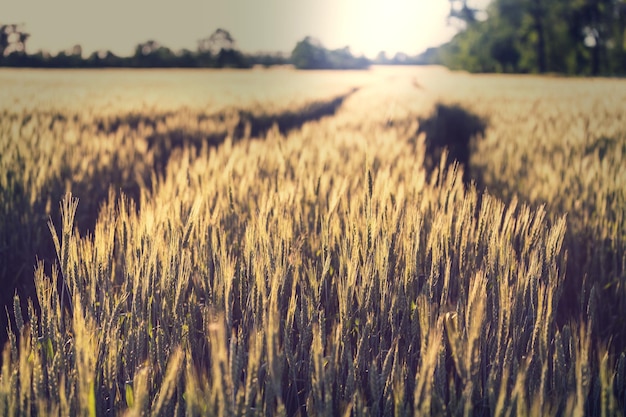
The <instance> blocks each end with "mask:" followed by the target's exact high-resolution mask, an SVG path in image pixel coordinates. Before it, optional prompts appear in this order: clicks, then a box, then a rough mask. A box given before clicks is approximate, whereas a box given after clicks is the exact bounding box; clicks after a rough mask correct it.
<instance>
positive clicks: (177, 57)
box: [0, 25, 289, 68]
mask: <svg viewBox="0 0 626 417" xmlns="http://www.w3.org/2000/svg"><path fill="white" fill-rule="evenodd" d="M28 38H29V34H28V33H25V32H24V31H23V29H22V28H21V27H20V26H18V25H0V66H7V67H33V68H115V67H124V68H128V67H133V68H135V67H136V68H250V67H252V66H255V65H264V66H271V65H284V64H287V63H289V57H288V56H285V55H283V54H280V53H275V54H271V53H267V54H262V53H261V54H244V53H242V52H241V51H239V50H238V49H237V48H236V42H235V40H234V39H233V37H232V36H231V34H230V33H229V32H228V31H226V30H224V29H217V30H216V31H215V32H214V33H213V34H211V36H209V37H208V38H205V39H201V40H199V41H198V47H197V49H196V50H195V51H191V50H189V49H182V50H180V51H173V50H171V49H170V48H168V47H166V46H164V45H161V44H160V43H159V42H157V41H154V40H149V41H147V42H143V43H140V44H138V45H137V46H136V47H135V51H134V54H133V55H132V56H127V57H124V56H118V55H116V54H114V53H113V52H111V51H96V52H93V53H92V54H91V55H89V56H88V57H87V58H83V50H82V47H81V46H80V45H75V46H73V47H72V48H70V49H68V50H65V51H61V52H59V53H58V54H56V55H51V54H50V53H48V52H43V51H39V52H37V53H35V54H27V53H26V52H25V50H26V41H27V40H28Z"/></svg>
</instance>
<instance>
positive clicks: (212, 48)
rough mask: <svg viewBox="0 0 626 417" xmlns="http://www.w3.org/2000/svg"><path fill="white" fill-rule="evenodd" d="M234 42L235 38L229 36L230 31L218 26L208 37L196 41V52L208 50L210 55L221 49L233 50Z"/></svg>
mask: <svg viewBox="0 0 626 417" xmlns="http://www.w3.org/2000/svg"><path fill="white" fill-rule="evenodd" d="M235 44H236V42H235V39H234V38H233V37H232V36H231V34H230V32H228V31H227V30H225V29H221V28H218V29H217V30H216V31H215V32H213V33H212V34H211V36H209V37H208V38H204V39H200V40H199V41H198V52H200V53H206V52H209V53H211V54H212V55H217V54H219V53H220V51H221V50H234V49H235Z"/></svg>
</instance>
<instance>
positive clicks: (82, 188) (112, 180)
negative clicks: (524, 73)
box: [0, 69, 626, 416]
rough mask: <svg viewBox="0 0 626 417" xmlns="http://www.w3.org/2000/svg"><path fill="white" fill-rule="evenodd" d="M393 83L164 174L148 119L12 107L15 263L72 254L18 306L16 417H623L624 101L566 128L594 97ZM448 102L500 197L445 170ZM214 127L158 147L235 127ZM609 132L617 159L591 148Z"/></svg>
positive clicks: (9, 224) (7, 126) (191, 151)
mask: <svg viewBox="0 0 626 417" xmlns="http://www.w3.org/2000/svg"><path fill="white" fill-rule="evenodd" d="M380 71H382V72H378V73H376V77H378V78H376V77H373V78H375V79H376V80H378V81H368V82H369V84H368V85H367V86H366V87H365V88H364V89H362V90H361V91H359V92H358V93H356V94H354V95H353V96H351V97H350V98H348V99H347V101H346V102H345V104H344V106H343V107H342V108H341V109H340V110H339V113H338V114H337V115H335V116H334V117H332V118H327V119H323V120H320V121H316V122H311V123H307V124H305V125H303V126H302V127H301V128H300V129H298V130H296V131H292V132H290V133H288V134H286V135H284V134H281V133H280V131H279V130H278V129H277V128H276V129H272V130H270V131H269V132H267V133H266V134H265V135H264V137H263V140H254V138H245V137H244V138H243V139H240V140H233V138H232V137H230V138H229V139H226V141H225V142H224V143H223V144H221V145H220V146H217V147H212V146H209V145H208V144H207V143H206V142H204V145H197V143H193V144H190V143H186V142H185V143H183V145H182V146H181V147H177V148H176V149H174V150H172V151H171V152H170V153H169V154H168V155H167V156H168V159H167V163H166V164H165V166H164V167H163V169H162V170H160V171H154V162H155V161H154V158H155V156H154V153H153V152H154V151H153V150H151V149H149V147H148V145H147V144H146V137H148V136H149V134H150V132H152V131H153V130H154V129H155V128H153V127H150V126H145V124H141V123H139V124H137V125H136V126H133V125H132V124H131V123H128V122H124V123H122V124H121V125H120V126H121V127H120V128H118V129H117V130H116V131H115V133H107V129H103V130H101V131H99V130H98V128H97V120H98V117H100V116H99V115H98V114H90V113H84V114H83V113H76V112H72V111H69V110H64V109H63V108H58V109H55V110H54V113H50V112H48V110H42V111H41V112H37V111H36V109H35V110H31V112H22V113H10V114H9V113H5V116H6V117H4V119H3V121H2V123H1V132H2V136H1V137H2V140H3V142H2V143H4V148H3V149H2V150H1V151H0V155H2V157H0V162H2V164H1V165H0V166H1V167H2V170H1V171H0V173H1V174H2V176H1V177H0V178H1V181H2V183H1V184H2V187H1V188H0V190H2V194H1V195H0V207H1V208H2V210H3V211H2V214H3V215H5V216H7V217H5V218H6V219H7V220H5V222H4V225H3V226H2V227H3V230H2V232H3V235H2V236H3V237H4V238H5V239H12V240H7V242H6V243H3V244H4V245H5V247H4V248H2V250H3V251H9V250H10V251H11V252H9V253H11V256H16V258H15V262H22V263H25V264H27V265H28V263H29V262H32V261H31V260H29V259H19V258H17V256H19V253H22V251H24V252H23V253H37V252H36V250H37V248H38V245H42V243H41V242H44V241H45V239H47V236H49V235H48V234H47V233H51V234H52V239H49V241H50V242H51V243H50V246H52V247H53V250H54V253H56V259H55V260H52V261H51V260H46V261H45V262H40V263H38V264H37V267H36V269H35V273H34V283H35V287H36V295H37V301H38V305H39V306H40V311H38V310H37V309H36V306H35V304H34V303H32V302H31V303H29V306H28V308H26V309H23V308H22V307H21V305H22V304H23V303H24V300H23V298H21V297H20V296H19V295H18V296H16V297H15V302H14V306H15V307H14V309H13V311H12V312H11V316H12V317H13V319H14V322H13V326H12V327H11V330H10V332H9V342H8V343H7V345H6V348H5V349H4V353H3V360H2V370H1V373H0V414H2V415H10V416H14V415H89V416H93V415H137V416H139V415H155V416H157V415H168V416H169V415H259V416H261V415H263V416H267V415H284V414H286V415H301V416H303V415H352V416H360V415H415V414H418V415H428V414H432V415H442V414H444V415H445V414H447V415H497V416H505V415H511V416H513V415H618V414H620V413H621V414H624V407H625V406H626V405H625V404H626V398H625V394H624V392H626V376H625V373H626V371H625V370H624V369H625V367H626V357H625V353H624V347H623V346H624V345H623V344H622V343H623V341H624V337H625V335H624V333H623V330H621V329H618V328H617V327H612V328H609V329H605V328H604V327H603V326H604V324H605V323H611V325H613V326H616V325H617V321H616V319H613V321H612V322H607V321H606V320H610V319H611V316H610V315H609V312H610V313H611V314H621V316H620V317H623V316H624V315H623V314H626V304H625V303H624V301H626V297H625V295H624V276H623V275H620V274H623V271H624V268H623V266H624V255H623V253H624V251H623V242H624V238H625V231H626V227H625V225H624V223H623V222H624V215H623V213H624V187H623V185H622V186H620V184H623V179H621V178H620V175H623V172H622V171H620V167H621V155H622V153H623V147H624V146H626V145H625V143H626V139H625V136H624V130H623V127H621V126H622V125H619V120H621V119H623V110H622V112H621V113H620V110H619V109H623V108H625V107H624V106H621V107H619V108H618V107H615V105H614V103H612V102H609V101H606V102H604V101H601V100H600V99H601V97H602V96H594V97H596V98H597V102H598V103H607V104H606V107H602V106H600V105H598V106H596V107H595V108H593V109H587V108H586V107H585V105H584V104H582V105H581V106H582V107H578V106H576V105H573V104H572V102H569V103H568V106H564V105H562V106H560V107H557V109H558V111H557V110H550V109H552V108H553V107H554V106H556V104H558V103H561V102H562V101H561V100H564V99H566V98H567V97H569V95H571V96H572V97H576V94H577V91H578V90H576V88H578V87H580V91H588V90H589V87H588V83H590V81H587V82H583V81H578V80H567V81H563V80H558V83H564V85H567V86H568V87H571V88H569V89H568V90H567V93H564V94H563V96H559V95H558V94H557V95H555V96H554V97H553V98H552V99H550V100H548V101H547V102H546V103H542V102H541V100H540V98H541V97H542V95H541V93H542V90H541V86H542V85H544V84H542V83H545V82H546V81H545V80H541V79H530V81H528V80H527V79H521V80H522V81H520V82H522V83H525V82H528V83H530V86H535V90H532V88H528V86H525V87H524V88H520V89H519V90H518V91H517V92H515V91H512V92H511V93H510V94H504V93H501V92H500V93H498V92H496V93H493V90H492V89H487V88H486V87H485V86H489V85H491V86H495V87H498V88H499V87H500V86H515V85H516V84H515V82H511V80H508V82H509V83H507V79H503V78H496V79H490V78H479V77H477V78H476V79H475V78H468V77H469V76H465V75H462V74H461V75H459V74H445V73H443V74H441V73H439V72H440V71H439V70H432V71H431V72H429V71H428V70H423V69H419V70H415V69H413V70H411V69H400V70H398V71H397V72H396V73H389V72H385V71H386V70H380ZM392 76H393V77H392ZM414 77H418V78H419V84H420V85H421V86H422V89H419V90H418V89H416V88H415V87H414V86H413V84H414V82H413V81H414V80H413V78H414ZM442 77H443V78H442ZM446 77H448V78H446ZM467 79H470V80H472V81H474V80H476V83H477V84H472V85H478V86H479V87H480V86H482V89H481V88H479V89H478V92H476V91H475V90H473V88H474V87H471V88H470V87H466V89H465V90H463V89H462V88H460V87H461V86H462V85H464V82H465V81H466V80H467ZM441 80H444V81H445V80H447V84H446V83H444V82H443V81H441ZM513 81H515V79H513ZM481 83H482V84H481ZM490 83H493V84H490ZM614 83H615V85H622V84H620V82H618V81H614ZM603 85H604V84H603ZM607 85H609V83H607ZM611 85H612V84H611ZM537 86H539V87H537ZM589 91H590V90H589ZM481 92H482V93H481ZM600 92H601V93H602V92H603V90H600ZM601 93H600V94H601ZM472 94H477V95H473V96H472ZM480 94H483V95H482V96H481V95H480ZM533 94H534V95H533ZM442 97H446V99H445V100H446V101H449V102H457V103H461V105H462V106H463V107H465V108H468V109H470V110H471V111H473V112H475V113H476V114H479V115H481V116H485V117H488V118H489V125H488V126H489V127H488V129H487V131H486V137H485V139H484V140H483V141H477V142H475V143H474V144H473V146H474V149H477V150H478V152H475V153H474V154H472V158H471V159H470V165H471V166H470V168H471V169H472V172H480V173H481V174H482V176H481V177H480V178H479V179H480V181H481V183H480V184H481V185H482V184H484V185H487V187H488V188H489V190H490V192H489V193H485V192H483V191H482V190H477V189H476V188H475V187H473V186H469V187H466V186H465V185H464V184H463V181H462V178H463V172H462V169H460V168H458V167H456V168H455V167H453V168H449V169H448V168H446V165H445V164H444V163H443V161H442V163H441V164H440V166H439V168H436V169H435V170H434V172H433V173H432V174H431V175H427V172H426V169H425V168H424V161H425V159H426V158H427V155H426V144H425V137H424V135H420V136H418V137H415V136H414V135H415V132H416V131H417V130H418V126H417V123H416V120H417V119H418V117H424V116H426V115H427V114H428V111H429V110H430V109H431V108H432V107H433V105H434V103H435V101H437V100H441V99H442ZM469 97H474V98H473V100H472V101H471V102H470V101H469ZM476 97H479V98H481V97H484V98H485V100H477V99H476ZM529 97H530V98H533V97H534V99H533V100H535V101H532V100H531V101H529V99H528V98H529ZM618 102H619V101H618ZM529 103H535V104H534V105H533V106H532V107H529V106H530V105H529ZM537 103H538V104H537ZM619 103H623V101H621V102H619ZM505 104H506V105H505ZM524 111H525V112H526V113H523V112H524ZM595 111H598V113H595ZM166 112H167V110H163V111H162V113H158V112H157V113H154V110H153V109H150V108H148V109H145V110H141V109H140V110H139V113H138V114H140V115H141V116H142V117H144V118H145V119H146V120H151V119H154V118H157V116H158V114H164V113H166ZM529 112H530V113H529ZM533 112H534V113H533ZM587 112H588V113H587ZM135 113H136V114H137V111H135ZM583 113H584V114H585V115H586V117H587V119H585V120H588V121H589V123H588V125H589V126H590V128H589V129H588V130H587V132H588V133H589V132H591V133H589V135H587V137H586V138H585V139H584V140H582V141H581V142H580V145H576V144H574V145H571V146H564V145H563V142H562V138H563V137H564V136H567V137H570V134H571V133H572V131H571V130H567V128H568V127H570V126H571V124H570V123H567V122H563V123H565V124H564V125H561V124H560V123H562V121H568V120H570V121H571V120H577V117H581V114H583ZM126 114H127V113H125V110H120V111H119V113H118V114H113V116H112V117H114V118H115V117H118V118H119V120H124V121H127V120H129V119H127V118H125V117H126V116H125V115H126ZM524 114H532V115H533V116H532V118H531V117H528V116H526V117H523V115H524ZM55 115H56V116H55ZM197 115H198V110H189V109H187V110H184V111H181V112H179V113H175V114H174V115H171V116H167V117H165V119H164V122H163V124H164V126H161V127H156V129H159V128H166V127H167V126H175V127H176V128H177V129H179V130H182V131H183V132H204V133H205V134H208V133H210V132H212V131H214V130H215V129H216V128H215V127H213V126H208V125H206V124H204V125H203V124H202V123H199V122H198V117H197ZM59 117H61V118H60V119H59ZM107 117H109V116H107ZM620 118H621V119H620ZM57 120H60V122H59V123H60V124H59V126H58V127H55V126H56V123H57ZM109 120H111V119H109ZM168 123H169V124H170V125H168ZM207 123H208V122H207ZM211 123H213V122H211ZM61 127H62V128H61ZM151 129H152V130H151ZM533 129H534V130H533ZM191 136H193V135H191ZM601 137H606V138H608V139H607V140H606V141H608V143H609V144H610V146H611V148H610V149H611V152H604V151H602V150H601V149H600V148H599V147H595V148H594V149H593V152H591V153H583V152H581V149H583V148H585V149H587V148H588V147H589V146H591V145H593V144H598V143H604V142H602V141H601V140H600V138H601ZM184 138H186V140H187V139H188V138H189V136H184ZM7 141H8V142H7ZM22 142H25V144H24V145H20V143H22ZM26 144H27V145H29V146H26ZM539 146H544V147H545V148H543V149H544V150H543V151H542V152H537V151H536V150H537V149H538V147H539ZM594 146H595V145H594ZM598 146H600V145H598ZM602 146H605V145H602ZM606 146H609V145H606ZM15 149H17V150H15ZM559 149H560V151H559ZM615 149H618V150H619V151H616V152H613V151H614V150H615ZM487 150H488V151H489V154H487V153H486V152H487ZM600 153H602V155H600ZM557 155H563V158H562V161H561V159H560V158H561V157H560V156H557ZM444 157H445V155H444ZM549 160H552V161H554V162H553V163H551V164H549V163H548V161H549ZM580 164H582V166H584V167H585V175H586V176H585V178H582V179H581V175H580V171H578V169H579V166H580ZM531 168H532V169H531ZM476 169H478V171H474V170H476ZM522 169H525V171H523V172H524V174H522ZM156 172H158V175H157V174H156ZM551 175H560V177H558V178H561V181H560V182H559V183H558V184H557V183H550V182H548V181H549V179H548V178H549V177H550V176H551ZM587 177H588V178H589V180H588V181H587V180H586V178H587ZM583 179H584V180H585V181H587V182H584V181H582V180H583ZM579 180H580V181H582V182H580V185H581V187H582V188H580V189H577V191H576V192H575V190H574V188H572V187H574V185H575V184H579V182H577V181H579ZM594 181H595V182H594ZM125 184H130V186H132V192H131V193H130V196H132V198H131V197H129V196H127V195H126V194H125V193H120V192H119V190H120V189H122V190H124V187H125ZM50 187H52V190H53V191H52V192H50ZM54 187H56V188H54ZM66 192H67V195H65V197H63V198H62V202H61V208H60V212H61V215H60V216H59V217H58V218H53V221H52V222H51V224H50V229H49V230H48V229H45V221H46V214H47V213H53V212H54V207H56V202H55V201H54V199H55V197H56V196H58V195H60V194H64V193H66ZM70 192H71V194H70ZM577 201H581V202H580V204H581V206H580V207H579V206H577V204H578V203H577ZM542 203H545V204H542ZM94 213H97V215H95V214H94ZM37 216H38V217H37ZM85 218H88V219H89V220H90V221H85V220H84V219H85ZM42 222H44V224H43V225H41V223H42ZM24 225H31V226H30V227H26V229H25V230H29V231H32V233H35V234H36V233H40V234H42V236H39V235H36V236H34V237H32V238H30V239H19V238H17V237H15V233H17V232H18V231H19V230H22V229H19V227H25V226H24ZM40 226H42V227H40ZM42 229H43V230H42ZM44 233H46V235H45V236H44V235H43V234H44ZM581 233H589V236H590V237H589V238H588V239H587V238H584V239H583V238H582V237H581V236H584V235H582V234H581ZM604 239H611V242H612V243H611V245H613V246H600V247H599V248H598V247H592V248H591V249H593V250H591V252H589V253H588V258H585V259H581V258H580V256H579V255H578V252H577V251H583V250H589V249H588V248H589V247H590V246H591V245H595V244H596V242H598V241H603V240H604ZM32 242H36V244H35V243H32ZM12 245H16V247H13V246H12ZM19 245H33V246H35V247H34V248H31V247H27V248H21V247H20V246H19ZM619 245H622V246H619ZM33 250H35V252H33ZM26 251H30V252H26ZM5 253H6V252H5ZM608 255H610V256H612V258H611V262H607V261H606V257H607V256H608ZM572 256H574V261H572ZM619 256H621V257H622V258H619ZM5 259H10V261H11V262H13V261H14V258H12V257H11V258H5ZM11 262H10V263H11ZM576 262H580V270H577V269H572V268H573V267H572V265H578V264H577V263H576ZM51 264H53V265H52V267H51ZM30 265H32V263H31V264H30ZM30 267H31V266H27V268H30ZM602 268H604V269H602ZM612 282H615V284H611V285H607V284H609V283H612ZM581 283H582V286H581ZM581 288H582V290H581ZM572 296H574V297H578V298H576V300H575V301H572V299H571V298H570V297H572ZM608 302H611V303H613V304H612V305H611V309H610V310H609V308H608V306H606V304H607V303H608ZM577 303H579V304H577ZM571 304H574V305H579V306H580V307H577V308H571V307H567V306H569V305H571ZM564 305H565V306H566V308H563V306H564Z"/></svg>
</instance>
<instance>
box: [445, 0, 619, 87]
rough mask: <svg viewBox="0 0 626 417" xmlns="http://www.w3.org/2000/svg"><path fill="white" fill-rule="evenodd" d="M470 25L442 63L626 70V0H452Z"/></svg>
mask: <svg viewBox="0 0 626 417" xmlns="http://www.w3.org/2000/svg"><path fill="white" fill-rule="evenodd" d="M449 1H450V4H451V11H450V18H451V19H454V20H456V21H460V22H461V23H462V25H463V26H464V28H465V29H464V30H461V31H460V32H459V33H458V34H457V35H456V36H455V37H454V38H453V39H452V40H451V41H450V42H449V43H447V44H445V45H443V46H442V47H440V48H439V51H438V57H437V61H438V62H440V63H442V64H444V65H447V66H448V67H450V68H453V69H464V70H467V71H471V72H516V73H562V74H579V75H624V74H626V0H571V1H562V0H492V1H491V3H490V4H489V6H488V7H487V8H486V9H485V10H478V9H474V8H471V7H470V6H469V5H468V0H449Z"/></svg>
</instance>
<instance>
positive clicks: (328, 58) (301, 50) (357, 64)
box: [291, 37, 370, 69]
mask: <svg viewBox="0 0 626 417" xmlns="http://www.w3.org/2000/svg"><path fill="white" fill-rule="evenodd" d="M291 62H292V64H293V65H294V66H295V67H296V68H298V69H366V68H368V67H369V64H370V63H369V60H368V59H367V58H365V57H358V58H357V57H354V56H353V55H352V54H351V53H350V49H349V48H347V47H346V48H342V49H335V50H328V49H326V48H324V47H323V46H322V44H321V43H320V42H319V41H317V40H315V39H313V38H311V37H306V38H304V39H303V40H302V41H300V42H298V43H297V45H296V47H295V48H294V50H293V52H292V53H291Z"/></svg>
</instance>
